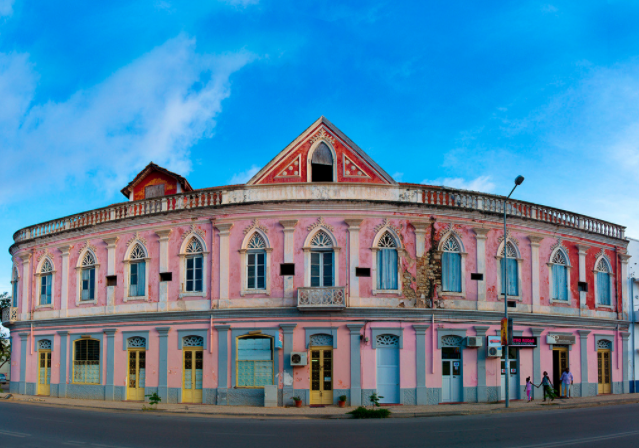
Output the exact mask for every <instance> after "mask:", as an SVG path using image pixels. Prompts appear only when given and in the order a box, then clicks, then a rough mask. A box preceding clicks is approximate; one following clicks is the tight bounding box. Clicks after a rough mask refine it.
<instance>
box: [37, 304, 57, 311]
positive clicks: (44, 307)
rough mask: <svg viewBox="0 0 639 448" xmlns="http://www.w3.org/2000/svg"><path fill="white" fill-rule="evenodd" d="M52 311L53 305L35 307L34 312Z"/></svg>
mask: <svg viewBox="0 0 639 448" xmlns="http://www.w3.org/2000/svg"><path fill="white" fill-rule="evenodd" d="M45 309H51V310H52V309H53V305H52V304H51V305H36V310H45Z"/></svg>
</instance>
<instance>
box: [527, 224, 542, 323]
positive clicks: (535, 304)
mask: <svg viewBox="0 0 639 448" xmlns="http://www.w3.org/2000/svg"><path fill="white" fill-rule="evenodd" d="M528 239H529V240H530V255H531V260H530V261H531V270H532V272H531V281H532V309H533V313H538V312H539V311H540V310H541V303H540V301H541V299H540V297H541V295H540V291H539V243H541V241H542V240H543V239H544V237H543V236H541V235H528Z"/></svg>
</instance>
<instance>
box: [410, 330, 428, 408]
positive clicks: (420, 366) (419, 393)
mask: <svg viewBox="0 0 639 448" xmlns="http://www.w3.org/2000/svg"><path fill="white" fill-rule="evenodd" d="M428 328H430V325H416V324H413V329H414V330H415V379H416V386H417V389H416V397H415V398H416V404H418V405H425V404H428V392H427V390H426V330H428Z"/></svg>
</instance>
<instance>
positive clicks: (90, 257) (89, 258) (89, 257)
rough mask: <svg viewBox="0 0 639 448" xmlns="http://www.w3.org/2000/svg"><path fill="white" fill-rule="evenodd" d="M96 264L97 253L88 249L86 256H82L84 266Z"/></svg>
mask: <svg viewBox="0 0 639 448" xmlns="http://www.w3.org/2000/svg"><path fill="white" fill-rule="evenodd" d="M96 264H97V263H96V259H95V255H94V254H93V252H92V251H90V250H88V251H87V252H86V253H85V254H84V258H82V267H89V266H94V265H96Z"/></svg>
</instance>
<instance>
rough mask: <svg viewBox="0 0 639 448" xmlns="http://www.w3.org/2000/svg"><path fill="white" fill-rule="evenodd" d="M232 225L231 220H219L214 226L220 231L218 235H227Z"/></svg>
mask: <svg viewBox="0 0 639 448" xmlns="http://www.w3.org/2000/svg"><path fill="white" fill-rule="evenodd" d="M232 227H233V223H232V222H220V223H218V224H215V228H216V229H217V230H219V231H220V235H225V234H226V235H228V234H229V232H230V231H231V228H232Z"/></svg>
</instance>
